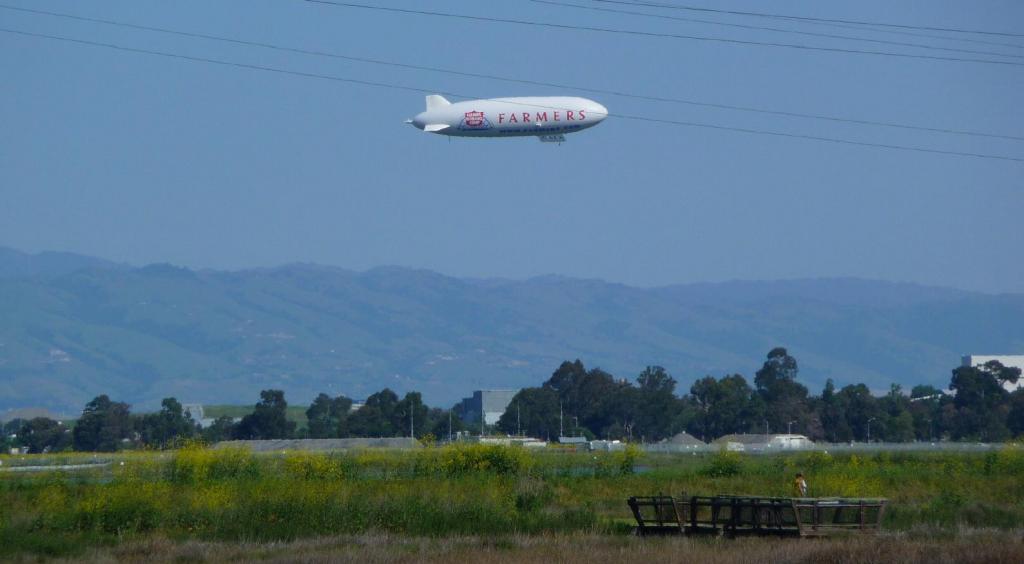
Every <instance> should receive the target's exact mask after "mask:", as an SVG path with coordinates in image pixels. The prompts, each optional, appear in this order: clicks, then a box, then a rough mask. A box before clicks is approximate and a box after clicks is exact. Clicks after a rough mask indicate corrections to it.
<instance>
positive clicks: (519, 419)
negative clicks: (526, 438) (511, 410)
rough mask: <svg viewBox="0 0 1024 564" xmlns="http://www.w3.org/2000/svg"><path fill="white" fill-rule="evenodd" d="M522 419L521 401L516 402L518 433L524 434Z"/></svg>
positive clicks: (518, 434) (519, 434)
mask: <svg viewBox="0 0 1024 564" xmlns="http://www.w3.org/2000/svg"><path fill="white" fill-rule="evenodd" d="M521 422H522V419H521V418H520V416H519V402H516V435H517V436H520V437H522V436H523V427H522V423H521Z"/></svg>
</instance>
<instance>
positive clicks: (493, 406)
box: [462, 390, 519, 425]
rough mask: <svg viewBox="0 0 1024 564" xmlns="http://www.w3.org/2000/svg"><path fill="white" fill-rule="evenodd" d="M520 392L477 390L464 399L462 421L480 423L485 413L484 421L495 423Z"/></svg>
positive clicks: (489, 423)
mask: <svg viewBox="0 0 1024 564" xmlns="http://www.w3.org/2000/svg"><path fill="white" fill-rule="evenodd" d="M518 393H519V390H477V391H475V392H473V396H472V397H468V398H463V399H462V421H463V422H464V423H467V424H469V423H477V424H479V423H480V416H481V414H483V420H484V423H486V424H487V425H494V424H495V423H497V422H498V419H500V418H501V415H502V414H503V413H505V409H506V408H508V404H510V403H512V398H514V397H516V394H518Z"/></svg>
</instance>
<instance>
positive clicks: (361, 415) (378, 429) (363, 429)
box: [348, 388, 408, 437]
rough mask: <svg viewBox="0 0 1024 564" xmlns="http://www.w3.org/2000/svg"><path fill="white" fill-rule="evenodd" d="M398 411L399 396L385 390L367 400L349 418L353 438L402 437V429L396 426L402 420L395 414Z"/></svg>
mask: <svg viewBox="0 0 1024 564" xmlns="http://www.w3.org/2000/svg"><path fill="white" fill-rule="evenodd" d="M397 409H398V395H397V394H396V393H395V392H393V391H391V390H390V389H388V388H385V389H383V390H381V391H379V392H377V393H375V394H373V395H371V396H370V397H368V398H366V403H365V404H363V406H362V407H360V408H359V409H358V410H357V411H356V412H355V413H353V414H352V415H350V416H349V418H348V426H349V432H350V433H351V435H352V436H353V437H398V436H401V430H400V427H398V426H396V425H395V423H397V422H398V420H399V419H400V418H401V415H396V414H395V411H396V410H397ZM406 435H408V426H406Z"/></svg>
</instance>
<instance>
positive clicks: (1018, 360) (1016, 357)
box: [960, 354, 1024, 392]
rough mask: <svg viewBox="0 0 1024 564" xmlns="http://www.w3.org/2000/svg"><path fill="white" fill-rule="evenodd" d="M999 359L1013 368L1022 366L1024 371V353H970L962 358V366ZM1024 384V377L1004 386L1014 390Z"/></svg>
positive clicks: (976, 364)
mask: <svg viewBox="0 0 1024 564" xmlns="http://www.w3.org/2000/svg"><path fill="white" fill-rule="evenodd" d="M992 360H997V361H999V364H1002V365H1003V366H1006V367H1011V368H1020V369H1021V371H1024V354H1004V355H986V354H968V355H964V356H962V357H961V358H960V366H981V365H983V364H985V363H986V362H989V361H992ZM1021 386H1024V377H1022V378H1020V379H1018V380H1017V383H1016V384H1011V383H1009V382H1007V383H1006V384H1005V385H1004V387H1005V388H1006V391H1008V392H1012V391H1014V390H1016V389H1017V388H1020V387H1021Z"/></svg>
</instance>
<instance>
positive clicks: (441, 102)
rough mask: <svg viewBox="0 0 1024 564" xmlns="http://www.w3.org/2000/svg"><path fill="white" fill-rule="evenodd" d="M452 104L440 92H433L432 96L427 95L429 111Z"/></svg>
mask: <svg viewBox="0 0 1024 564" xmlns="http://www.w3.org/2000/svg"><path fill="white" fill-rule="evenodd" d="M450 105H452V103H451V102H449V101H448V100H447V99H446V98H445V97H444V96H441V95H440V94H431V95H430V96H427V111H430V110H433V109H435V108H443V107H445V106H450Z"/></svg>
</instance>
